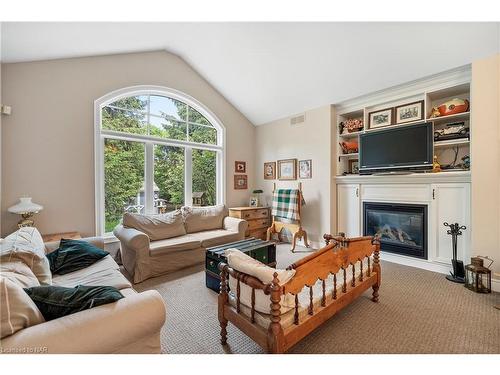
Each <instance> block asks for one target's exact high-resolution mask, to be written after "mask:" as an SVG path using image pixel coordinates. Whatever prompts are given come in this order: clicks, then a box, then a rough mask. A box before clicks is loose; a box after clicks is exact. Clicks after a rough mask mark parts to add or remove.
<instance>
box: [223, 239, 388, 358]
mask: <svg viewBox="0 0 500 375" xmlns="http://www.w3.org/2000/svg"><path fill="white" fill-rule="evenodd" d="M325 238H326V239H327V243H328V242H329V243H328V244H327V245H326V246H325V247H323V248H322V249H320V250H318V251H317V252H315V253H313V254H310V255H309V256H306V257H305V258H303V259H300V260H299V261H297V262H295V263H293V264H292V265H290V266H289V267H288V268H287V269H294V270H295V271H296V272H295V275H294V276H293V277H292V278H291V279H290V280H289V281H288V282H286V283H285V284H284V285H281V284H280V281H279V280H278V274H277V273H276V272H275V273H274V278H273V281H272V282H271V283H270V284H263V283H262V282H261V281H260V280H259V279H257V278H255V277H253V276H251V275H248V274H245V273H242V272H239V271H237V270H235V269H232V268H230V267H229V266H228V265H227V264H225V263H220V264H219V270H220V271H221V274H220V275H221V288H220V294H219V300H218V317H219V322H220V327H221V343H222V344H223V345H225V344H226V342H227V330H226V327H227V324H228V322H231V323H232V324H234V325H235V326H236V327H238V328H239V329H240V330H241V331H242V332H244V333H245V334H246V335H247V336H249V337H250V338H251V339H253V340H254V341H255V342H256V343H257V344H259V345H260V346H261V347H263V348H264V349H266V350H267V351H268V352H269V353H284V352H286V351H287V350H289V349H290V348H291V347H292V346H293V345H295V344H296V343H297V342H299V341H300V340H302V339H303V338H304V337H306V336H307V335H308V334H309V333H311V332H312V331H313V330H314V329H316V328H317V327H319V326H320V325H321V324H322V323H324V322H325V321H327V320H328V319H329V318H331V317H332V316H333V315H335V314H336V313H337V312H338V311H340V310H341V309H342V308H344V307H345V306H347V305H348V304H349V303H351V302H352V301H354V300H355V299H356V298H357V297H359V296H360V295H361V294H363V293H364V292H365V291H366V290H367V289H369V288H372V289H373V293H372V301H373V302H378V297H379V294H378V290H379V287H380V281H381V275H380V272H381V271H380V263H379V250H380V242H379V241H378V239H376V238H373V237H358V238H345V237H333V236H329V235H326V236H325ZM229 276H231V277H233V278H234V279H235V280H236V282H237V288H236V290H235V291H232V292H231V294H230V293H229V292H228V277H229ZM327 283H328V284H331V285H329V287H328V288H327ZM241 284H245V285H248V286H249V287H250V288H252V294H251V296H252V304H251V306H244V305H243V304H241V302H240V286H241ZM257 289H260V290H262V291H263V292H264V294H265V295H269V302H270V307H271V313H270V314H262V313H259V312H257V311H256V310H255V290H257ZM303 289H305V290H304V291H303ZM315 291H316V297H315V296H314V293H315ZM288 293H290V294H292V295H293V296H294V298H295V307H294V308H293V309H291V310H290V311H288V312H286V313H285V314H281V306H280V301H281V297H282V296H284V295H286V294H288ZM304 297H308V298H307V300H308V302H306V303H305V304H304V303H300V302H299V300H300V299H302V300H304Z"/></svg>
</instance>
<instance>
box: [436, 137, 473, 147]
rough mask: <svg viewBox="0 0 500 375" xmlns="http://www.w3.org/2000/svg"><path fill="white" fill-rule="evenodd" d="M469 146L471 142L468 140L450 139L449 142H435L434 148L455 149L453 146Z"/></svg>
mask: <svg viewBox="0 0 500 375" xmlns="http://www.w3.org/2000/svg"><path fill="white" fill-rule="evenodd" d="M468 144H470V141H469V140H468V139H466V138H461V139H450V140H448V141H436V142H434V148H439V147H453V146H461V145H468Z"/></svg>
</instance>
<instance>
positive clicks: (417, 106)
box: [395, 100, 424, 124]
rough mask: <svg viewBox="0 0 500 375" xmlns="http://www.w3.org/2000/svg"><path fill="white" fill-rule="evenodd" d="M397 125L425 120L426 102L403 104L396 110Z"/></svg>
mask: <svg viewBox="0 0 500 375" xmlns="http://www.w3.org/2000/svg"><path fill="white" fill-rule="evenodd" d="M395 112H396V114H395V117H396V124H404V123H405V122H410V121H418V120H423V118H424V101H423V100H420V101H418V102H414V103H409V104H403V105H400V106H397V107H396V108H395Z"/></svg>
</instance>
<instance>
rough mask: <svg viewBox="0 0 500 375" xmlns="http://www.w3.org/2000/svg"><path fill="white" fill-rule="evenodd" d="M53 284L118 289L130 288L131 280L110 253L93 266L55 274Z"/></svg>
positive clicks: (70, 286)
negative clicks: (105, 286) (101, 286)
mask: <svg viewBox="0 0 500 375" xmlns="http://www.w3.org/2000/svg"><path fill="white" fill-rule="evenodd" d="M52 284H53V285H56V286H65V287H68V288H73V287H75V286H77V285H91V286H99V285H107V286H113V287H115V288H117V289H124V288H130V287H131V284H130V282H129V281H128V280H127V279H126V278H125V276H123V274H122V273H121V272H120V267H119V266H118V264H116V262H115V261H114V260H113V258H112V257H111V255H108V256H106V257H104V258H102V259H101V260H99V261H97V262H96V263H94V264H92V265H91V266H89V267H87V268H84V269H81V270H78V271H75V272H71V273H67V274H65V275H54V278H53V279H52Z"/></svg>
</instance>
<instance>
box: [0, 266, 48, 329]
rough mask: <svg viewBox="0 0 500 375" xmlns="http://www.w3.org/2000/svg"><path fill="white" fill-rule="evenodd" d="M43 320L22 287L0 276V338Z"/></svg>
mask: <svg viewBox="0 0 500 375" xmlns="http://www.w3.org/2000/svg"><path fill="white" fill-rule="evenodd" d="M44 321H45V320H44V318H43V315H42V313H41V312H40V310H38V308H37V306H36V305H35V303H34V302H33V301H32V300H31V298H30V297H29V296H28V295H27V294H26V293H25V292H24V290H23V288H22V287H20V286H19V285H17V284H16V283H14V282H12V281H11V280H9V279H7V278H5V277H2V276H0V338H4V337H6V336H10V335H12V334H14V333H16V332H17V331H19V330H21V329H24V328H27V327H31V326H34V325H36V324H40V323H43V322H44Z"/></svg>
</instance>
